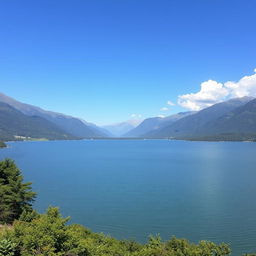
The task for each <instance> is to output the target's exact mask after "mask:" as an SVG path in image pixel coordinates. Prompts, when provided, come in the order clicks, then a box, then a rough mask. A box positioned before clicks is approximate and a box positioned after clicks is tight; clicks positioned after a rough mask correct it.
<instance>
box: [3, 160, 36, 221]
mask: <svg viewBox="0 0 256 256" xmlns="http://www.w3.org/2000/svg"><path fill="white" fill-rule="evenodd" d="M35 196H36V193H34V192H32V191H31V183H30V182H27V183H24V182H23V176H22V175H21V172H20V170H19V169H18V168H17V166H16V165H15V163H14V161H13V160H10V159H6V160H4V161H1V162H0V223H8V224H10V223H12V222H13V221H14V220H15V219H18V218H19V217H20V215H21V214H22V212H23V211H32V202H33V201H34V198H35Z"/></svg>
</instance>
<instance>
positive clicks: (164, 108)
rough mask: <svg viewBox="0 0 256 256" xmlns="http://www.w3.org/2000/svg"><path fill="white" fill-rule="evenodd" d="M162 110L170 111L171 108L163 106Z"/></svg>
mask: <svg viewBox="0 0 256 256" xmlns="http://www.w3.org/2000/svg"><path fill="white" fill-rule="evenodd" d="M160 110H161V111H168V110H169V108H167V107H163V108H161V109H160Z"/></svg>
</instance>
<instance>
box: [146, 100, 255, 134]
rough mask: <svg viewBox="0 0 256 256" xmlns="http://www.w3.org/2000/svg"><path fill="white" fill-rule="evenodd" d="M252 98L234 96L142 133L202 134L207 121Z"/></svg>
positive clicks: (213, 119)
mask: <svg viewBox="0 0 256 256" xmlns="http://www.w3.org/2000/svg"><path fill="white" fill-rule="evenodd" d="M252 99H253V98H251V97H243V98H235V99H231V100H228V101H225V102H221V103H218V104H215V105H213V106H211V107H208V108H205V109H203V110H201V111H198V112H197V113H195V114H193V115H190V116H187V117H184V118H182V119H180V120H178V121H176V122H174V123H173V124H171V125H169V126H166V127H164V128H160V129H157V130H155V131H150V132H148V133H146V134H144V135H143V136H144V137H156V138H166V137H174V138H183V137H190V136H195V135H197V136H199V135H200V136H202V135H204V132H205V128H204V127H205V126H206V125H207V123H209V122H215V120H217V119H218V118H220V117H222V116H224V115H225V114H227V113H229V112H231V111H233V110H235V109H236V108H238V107H241V106H243V105H245V104H246V103H248V102H250V101H251V100H252Z"/></svg>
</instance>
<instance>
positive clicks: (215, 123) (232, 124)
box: [200, 99, 256, 139]
mask: <svg viewBox="0 0 256 256" xmlns="http://www.w3.org/2000/svg"><path fill="white" fill-rule="evenodd" d="M200 133H201V134H203V136H204V137H206V136H207V137H209V138H210V137H214V136H215V137H224V135H225V136H226V137H233V138H235V137H236V138H238V137H240V138H243V139H249V138H251V139H252V138H254V139H256V99H254V100H251V101H249V102H248V103H246V104H245V105H243V106H241V107H238V108H236V109H234V110H233V111H230V112H228V113H226V114H225V115H223V116H221V117H219V118H218V119H216V120H212V121H210V122H208V123H207V124H205V125H204V126H202V127H201V130H200Z"/></svg>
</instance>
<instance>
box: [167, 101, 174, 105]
mask: <svg viewBox="0 0 256 256" xmlns="http://www.w3.org/2000/svg"><path fill="white" fill-rule="evenodd" d="M167 105H169V106H175V103H173V102H172V101H170V100H168V101H167Z"/></svg>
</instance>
